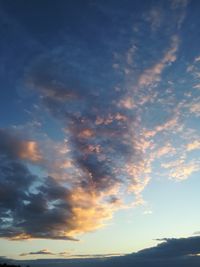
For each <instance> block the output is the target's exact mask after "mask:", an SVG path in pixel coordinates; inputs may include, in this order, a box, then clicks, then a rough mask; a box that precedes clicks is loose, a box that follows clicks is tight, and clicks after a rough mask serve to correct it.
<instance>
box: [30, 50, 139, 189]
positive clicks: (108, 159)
mask: <svg viewBox="0 0 200 267" xmlns="http://www.w3.org/2000/svg"><path fill="white" fill-rule="evenodd" d="M79 53H80V52H79ZM79 56H81V55H76V56H75V57H74V59H73V61H72V59H71V61H69V62H67V61H64V60H63V58H65V57H66V54H65V52H62V53H61V54H56V55H55V54H53V52H52V54H50V55H49V56H43V57H41V58H40V59H38V60H37V61H36V62H35V63H34V64H33V65H32V66H31V68H30V71H29V72H28V73H27V79H26V80H27V85H28V86H29V87H31V88H32V90H33V91H36V92H37V93H38V94H39V95H40V97H41V99H42V102H43V104H44V105H45V106H46V107H47V108H48V110H49V112H50V113H51V114H52V115H53V116H54V117H56V118H57V119H59V120H61V121H62V123H63V126H64V127H65V128H66V138H68V140H69V142H70V148H71V151H72V157H73V160H74V162H75V165H76V168H78V169H79V171H80V172H81V173H82V174H83V178H82V179H83V184H84V185H86V186H87V188H88V189H89V188H91V186H92V188H93V190H96V191H97V192H99V191H104V190H107V189H109V188H112V186H113V185H114V184H116V183H124V181H123V177H124V176H125V175H126V177H127V180H129V179H134V177H133V176H132V175H130V174H129V173H128V172H127V170H126V169H125V164H128V163H131V162H134V163H135V162H136V161H137V160H141V159H142V155H140V153H139V151H137V153H136V151H135V150H136V148H135V147H134V145H133V140H134V135H135V129H133V127H131V125H134V121H135V114H134V112H133V111H130V110H129V109H127V107H124V106H123V105H120V103H121V101H122V100H123V99H124V98H126V95H127V91H126V89H123V88H121V89H120V91H118V90H116V89H115V84H113V82H112V81H113V80H115V81H116V77H115V73H114V72H113V73H112V72H110V73H109V76H108V72H107V70H106V69H104V68H103V66H102V68H101V67H100V66H98V68H100V69H101V71H100V73H101V75H103V81H102V80H101V77H98V76H99V75H100V74H99V72H98V71H97V72H96V73H95V76H96V78H95V79H94V78H91V79H90V77H91V75H92V72H93V71H94V70H95V69H97V64H96V62H97V61H98V59H99V58H97V59H96V60H97V61H95V62H91V65H90V64H88V66H87V67H85V66H83V65H82V64H80V62H79ZM87 60H88V61H90V57H89V58H88V59H87ZM99 60H100V59H99ZM88 63H89V62H88ZM84 72H87V73H85V75H83V73H84ZM90 72H91V73H90ZM86 77H87V80H86ZM88 77H89V78H88ZM101 82H102V83H103V84H101Z"/></svg>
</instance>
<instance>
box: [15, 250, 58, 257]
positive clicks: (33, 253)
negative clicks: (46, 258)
mask: <svg viewBox="0 0 200 267" xmlns="http://www.w3.org/2000/svg"><path fill="white" fill-rule="evenodd" d="M28 255H56V254H55V253H53V252H51V251H49V250H48V249H42V250H39V251H35V252H28V253H21V254H20V255H19V256H22V257H24V256H28Z"/></svg>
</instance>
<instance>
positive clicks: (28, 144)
mask: <svg viewBox="0 0 200 267" xmlns="http://www.w3.org/2000/svg"><path fill="white" fill-rule="evenodd" d="M19 157H20V158H21V159H25V160H29V161H32V162H39V161H41V160H42V155H41V153H40V151H39V147H38V144H37V143H36V142H35V141H22V143H21V150H20V151H19Z"/></svg>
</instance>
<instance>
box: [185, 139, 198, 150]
mask: <svg viewBox="0 0 200 267" xmlns="http://www.w3.org/2000/svg"><path fill="white" fill-rule="evenodd" d="M186 149H187V151H192V150H196V149H200V140H195V141H193V142H192V143H189V144H187V147H186Z"/></svg>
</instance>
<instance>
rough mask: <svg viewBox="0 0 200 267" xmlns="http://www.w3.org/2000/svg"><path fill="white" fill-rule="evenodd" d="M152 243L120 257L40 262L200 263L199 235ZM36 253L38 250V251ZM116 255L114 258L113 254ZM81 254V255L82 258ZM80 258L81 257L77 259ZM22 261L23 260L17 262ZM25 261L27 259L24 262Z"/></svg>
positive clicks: (151, 266)
mask: <svg viewBox="0 0 200 267" xmlns="http://www.w3.org/2000/svg"><path fill="white" fill-rule="evenodd" d="M157 241H159V242H160V243H159V244H158V245H156V246H153V247H150V248H146V249H143V250H140V251H138V252H135V253H131V254H127V255H123V256H120V255H119V254H115V253H114V254H108V255H106V254H97V255H82V254H81V255H78V254H77V255H72V256H73V257H74V259H73V258H72V259H71V258H70V259H59V260H58V259H52V260H51V259H46V260H42V263H43V264H44V263H45V264H46V265H48V266H58V265H59V266H61V267H64V266H66V265H68V264H69V266H72V267H73V266H83V267H85V266H100V267H101V266H102V267H103V266H108V267H112V266H117V267H118V266H127V267H129V266H134V267H135V266H137V267H147V266H148V267H159V266H164V267H167V266H172V267H182V266H184V267H186V266H191V267H198V266H199V264H200V257H199V256H198V255H199V253H200V236H193V237H187V238H163V239H158V240H157ZM39 253H40V251H39ZM116 256H117V257H116ZM82 257H83V258H82ZM81 258H82V259H81ZM28 262H29V264H31V265H34V266H40V264H41V262H40V260H37V261H35V260H32V261H31V260H30V261H28ZM19 263H25V261H19ZM26 263H27V261H26Z"/></svg>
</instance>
